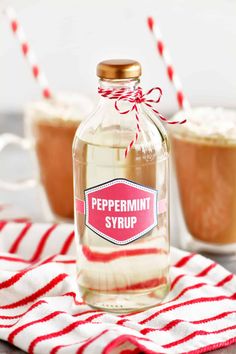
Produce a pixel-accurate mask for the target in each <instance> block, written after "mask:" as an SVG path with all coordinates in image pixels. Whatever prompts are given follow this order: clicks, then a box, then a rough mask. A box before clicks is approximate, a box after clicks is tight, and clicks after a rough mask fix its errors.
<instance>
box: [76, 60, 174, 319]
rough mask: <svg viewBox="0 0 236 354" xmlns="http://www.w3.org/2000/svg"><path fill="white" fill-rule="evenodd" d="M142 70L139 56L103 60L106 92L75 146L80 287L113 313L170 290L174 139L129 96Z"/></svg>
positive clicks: (88, 300)
mask: <svg viewBox="0 0 236 354" xmlns="http://www.w3.org/2000/svg"><path fill="white" fill-rule="evenodd" d="M140 75H141V66H140V64H139V63H138V62H136V61H133V60H107V61H103V62H101V63H99V64H98V66H97V76H98V77H99V78H100V80H99V92H100V93H101V95H102V96H103V97H101V100H100V102H99V104H98V107H97V109H96V110H95V111H94V112H93V113H92V114H91V115H90V116H89V117H88V118H87V120H85V121H84V122H82V124H81V125H80V127H79V128H78V130H77V132H76V135H75V139H74V143H73V170H74V194H75V231H76V242H77V250H78V262H77V279H78V284H79V288H80V290H81V293H82V297H83V299H84V301H85V302H86V303H88V304H89V305H91V306H93V307H95V308H100V309H104V310H108V311H109V310H110V311H113V312H114V311H115V312H128V311H134V310H139V309H143V308H148V307H150V306H154V305H156V304H158V303H160V302H161V301H162V300H163V298H164V297H165V295H166V294H167V292H168V290H169V211H168V204H169V171H168V169H169V143H168V137H167V134H166V131H165V129H164V128H163V126H162V124H161V122H160V121H159V120H158V119H155V118H154V116H153V113H152V112H151V110H150V109H147V107H146V106H145V105H143V104H138V105H137V106H138V112H137V111H136V110H135V109H134V108H133V109H132V107H133V104H134V103H133V102H130V101H129V100H128V99H127V97H126V98H125V96H126V94H127V93H128V95H129V94H130V93H131V95H132V94H134V93H135V92H137V89H138V85H139V76H140ZM104 96H106V97H104ZM111 96H113V98H112V97H111ZM118 97H119V98H118ZM131 101H132V100H131ZM118 106H119V107H118ZM121 113H122V114H121ZM137 115H138V119H139V122H137V119H136V118H137V117H136V116H137ZM153 118H154V120H153ZM137 123H138V126H139V128H138V126H137ZM139 130H140V131H139ZM135 136H136V137H137V140H136V141H135V139H134V137H135ZM132 141H133V142H132ZM131 142H132V143H131ZM127 147H129V148H127Z"/></svg>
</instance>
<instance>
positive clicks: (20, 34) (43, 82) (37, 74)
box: [4, 7, 52, 99]
mask: <svg viewBox="0 0 236 354" xmlns="http://www.w3.org/2000/svg"><path fill="white" fill-rule="evenodd" d="M4 12H5V14H6V16H7V18H8V20H9V22H10V26H11V29H12V32H13V33H14V34H15V35H16V37H17V39H18V41H19V43H20V46H21V50H22V53H23V55H24V57H25V58H26V60H27V61H28V63H29V65H30V67H31V70H32V74H33V77H34V78H35V79H36V80H37V81H38V83H39V86H40V88H41V90H42V95H43V97H44V98H46V99H48V98H51V97H52V93H51V90H50V89H49V85H48V80H47V78H46V76H45V74H44V72H43V71H42V69H40V67H39V65H38V62H37V59H36V56H35V54H34V52H33V50H32V48H31V46H30V45H29V42H28V41H27V39H26V36H25V32H24V30H23V28H22V26H21V25H20V23H19V21H18V19H17V15H16V12H15V10H14V9H13V8H12V7H7V8H6V9H5V10H4Z"/></svg>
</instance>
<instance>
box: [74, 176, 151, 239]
mask: <svg viewBox="0 0 236 354" xmlns="http://www.w3.org/2000/svg"><path fill="white" fill-rule="evenodd" d="M157 195H158V191H156V190H154V189H152V188H148V187H145V186H143V185H140V184H137V183H134V182H131V181H129V180H127V179H123V178H117V179H113V180H111V181H108V182H106V183H103V184H100V185H97V186H94V187H92V188H89V189H86V190H85V206H84V213H85V224H86V226H87V227H89V228H90V229H91V230H92V231H94V232H95V233H96V234H98V235H99V236H101V237H103V238H105V239H106V240H108V241H110V242H112V243H115V244H117V245H126V244H128V243H130V242H133V241H135V240H137V239H138V238H140V237H142V236H144V235H145V234H147V233H148V232H149V231H150V230H152V229H153V228H154V227H155V226H156V225H157V221H158V220H157V218H158V217H157V215H158V205H157ZM76 205H77V202H76Z"/></svg>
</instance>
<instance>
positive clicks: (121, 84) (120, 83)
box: [99, 79, 140, 90]
mask: <svg viewBox="0 0 236 354" xmlns="http://www.w3.org/2000/svg"><path fill="white" fill-rule="evenodd" d="M139 82H140V81H139V79H123V80H107V79H100V80H99V87H100V88H102V89H114V90H115V89H120V88H127V89H130V90H135V89H136V88H137V87H138V85H139Z"/></svg>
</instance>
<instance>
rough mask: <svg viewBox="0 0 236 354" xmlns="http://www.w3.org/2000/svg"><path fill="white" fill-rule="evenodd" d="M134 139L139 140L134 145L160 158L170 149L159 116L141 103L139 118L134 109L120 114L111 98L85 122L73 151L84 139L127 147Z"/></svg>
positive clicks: (133, 147)
mask: <svg viewBox="0 0 236 354" xmlns="http://www.w3.org/2000/svg"><path fill="white" fill-rule="evenodd" d="M124 109H125V108H124ZM138 125H139V128H140V129H138ZM136 136H137V140H136ZM133 140H135V142H134V144H133V146H132V149H135V150H136V151H137V152H140V153H147V152H148V153H149V155H150V154H151V155H155V156H156V157H157V156H158V157H159V158H163V156H166V155H168V153H169V140H168V135H167V132H166V130H165V128H164V126H163V125H162V123H161V122H160V121H159V119H158V118H155V117H153V115H151V114H149V113H148V111H147V110H146V109H143V108H141V107H139V111H138V119H137V116H136V112H134V111H130V112H128V113H127V114H120V113H119V112H118V111H117V110H116V109H115V108H114V101H111V102H110V104H109V105H106V107H104V106H103V105H102V104H100V105H99V106H98V107H97V108H96V109H95V111H94V112H93V113H92V114H91V115H90V116H89V117H88V118H87V119H86V120H85V121H84V122H82V123H81V125H80V126H79V128H78V129H77V132H76V135H75V139H74V144H73V151H76V150H77V149H78V148H79V142H80V141H83V142H84V143H86V144H91V145H97V146H106V147H109V148H116V149H117V148H120V149H126V147H127V146H128V145H129V144H130V143H131V142H132V141H133Z"/></svg>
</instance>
